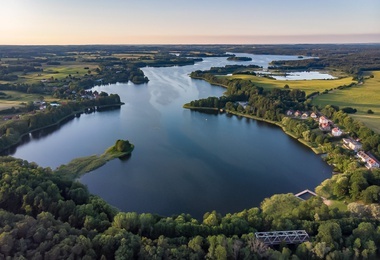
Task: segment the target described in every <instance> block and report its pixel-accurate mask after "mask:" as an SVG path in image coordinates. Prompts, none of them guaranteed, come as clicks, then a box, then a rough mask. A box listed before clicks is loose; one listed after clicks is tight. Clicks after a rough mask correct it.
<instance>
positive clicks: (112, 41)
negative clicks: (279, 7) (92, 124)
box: [0, 33, 380, 46]
mask: <svg viewBox="0 0 380 260" xmlns="http://www.w3.org/2000/svg"><path fill="white" fill-rule="evenodd" d="M121 37H122V38H121ZM10 42H12V41H8V42H4V43H1V42H0V45H1V46H6V45H8V46H15V45H17V46H37V45H39V46H52V45H59V46H62V45H66V46H67V45H190V44H192V45H295V44H378V43H380V33H375V34H309V35H131V36H127V37H123V36H120V37H118V38H111V37H109V38H107V39H106V40H104V39H102V40H99V39H95V38H94V39H88V38H87V39H86V40H83V39H76V40H74V41H71V42H68V41H67V38H65V39H58V38H56V39H52V40H50V41H46V39H45V41H43V40H39V39H30V41H29V43H28V42H25V41H23V40H21V41H14V42H15V43H10Z"/></svg>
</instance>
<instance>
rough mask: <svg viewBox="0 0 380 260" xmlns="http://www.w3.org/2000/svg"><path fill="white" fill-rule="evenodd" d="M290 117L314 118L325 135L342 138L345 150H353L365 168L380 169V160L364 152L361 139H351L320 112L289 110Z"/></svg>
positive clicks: (287, 113)
mask: <svg viewBox="0 0 380 260" xmlns="http://www.w3.org/2000/svg"><path fill="white" fill-rule="evenodd" d="M286 115H287V116H288V117H292V118H298V119H303V120H306V119H308V118H313V119H314V120H315V121H317V122H318V125H319V130H321V131H322V132H324V133H330V134H331V136H333V137H338V138H339V137H342V136H345V138H341V146H342V147H343V148H346V149H349V150H352V151H354V152H355V153H356V158H357V159H358V161H360V162H362V163H364V166H365V167H366V168H367V169H374V168H380V162H379V160H378V159H377V158H376V157H375V156H373V155H372V154H371V153H370V152H366V151H363V150H362V144H361V142H360V139H354V138H353V137H351V136H350V135H349V134H350V133H348V132H344V131H342V130H341V129H340V128H339V126H338V125H337V124H335V123H334V122H333V121H332V120H330V119H328V118H327V117H326V116H324V115H321V114H320V113H319V112H308V111H306V112H301V111H299V110H296V111H293V110H288V111H287V112H286Z"/></svg>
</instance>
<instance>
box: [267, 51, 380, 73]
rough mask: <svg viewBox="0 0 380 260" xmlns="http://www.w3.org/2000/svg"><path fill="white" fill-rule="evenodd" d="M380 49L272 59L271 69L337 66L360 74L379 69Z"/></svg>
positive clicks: (317, 68) (306, 68) (315, 68)
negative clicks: (293, 58)
mask: <svg viewBox="0 0 380 260" xmlns="http://www.w3.org/2000/svg"><path fill="white" fill-rule="evenodd" d="M379 55H380V51H379V48H377V49H365V48H363V49H358V50H356V51H355V52H347V53H334V54H333V55H323V56H321V57H319V58H318V59H299V60H292V61H274V62H272V65H273V66H272V67H269V68H272V69H285V70H319V69H327V68H338V69H340V70H343V71H345V72H346V73H348V74H351V75H357V74H361V72H363V71H370V70H380V61H379V59H377V57H379Z"/></svg>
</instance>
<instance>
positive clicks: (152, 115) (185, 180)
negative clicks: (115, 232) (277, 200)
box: [13, 55, 331, 218]
mask: <svg viewBox="0 0 380 260" xmlns="http://www.w3.org/2000/svg"><path fill="white" fill-rule="evenodd" d="M278 59H297V57H295V56H276V55H255V58H254V59H253V61H252V62H242V63H241V64H257V65H260V66H267V65H268V62H270V61H271V60H278ZM234 63H235V64H238V63H239V62H234ZM226 64H231V62H230V61H227V60H226V58H207V59H205V61H203V62H200V63H197V64H196V65H192V66H184V67H169V68H144V69H143V70H144V73H145V74H146V76H148V78H149V79H150V81H149V83H148V84H144V85H134V84H132V83H130V84H113V85H107V86H101V87H96V88H95V89H97V90H98V91H106V92H108V93H118V94H119V95H120V97H121V99H122V101H123V102H125V105H124V106H122V107H121V109H118V110H112V111H104V112H97V113H93V114H89V115H85V114H83V115H81V116H80V117H79V118H75V119H73V120H71V121H68V122H66V123H65V124H63V125H62V126H60V127H56V128H55V129H50V130H45V131H43V132H40V133H37V134H34V136H31V137H30V138H29V139H28V140H26V141H25V143H24V144H22V145H20V146H18V147H17V149H16V150H15V151H13V156H15V157H19V158H23V159H26V160H29V161H35V162H37V163H38V164H40V165H41V166H44V167H51V168H53V169H54V168H56V167H57V166H59V165H61V164H64V163H67V162H69V161H70V160H71V159H73V158H76V157H80V156H87V155H92V154H101V153H103V151H104V150H105V149H106V148H107V147H109V146H111V145H113V144H114V142H115V141H116V140H117V139H128V140H130V141H131V142H132V143H133V144H134V145H135V150H134V151H133V154H132V156H131V157H130V158H128V159H126V160H119V159H116V160H113V161H111V162H109V163H108V164H106V165H105V166H103V167H101V168H99V169H97V170H95V171H93V172H91V173H88V174H86V175H85V176H83V177H82V178H81V179H80V181H81V182H82V183H84V184H86V185H87V186H88V188H89V190H90V192H92V193H94V194H97V195H99V196H100V197H102V198H103V199H105V200H106V201H107V202H109V203H110V204H112V205H114V206H115V207H117V208H119V209H121V210H123V211H136V212H139V213H142V212H151V213H158V214H161V215H172V214H179V213H189V214H191V215H192V216H194V217H196V218H201V217H202V215H203V214H204V213H205V212H207V211H212V210H217V211H218V212H220V213H222V214H225V213H228V212H231V213H232V212H237V211H241V210H243V209H245V208H251V207H255V206H259V204H260V202H261V201H262V200H263V199H264V198H266V197H269V196H271V195H273V194H276V193H288V192H293V193H297V192H300V191H301V190H304V189H307V188H309V189H314V188H315V187H316V186H317V185H318V184H319V183H321V182H322V181H323V180H325V179H326V178H329V177H330V176H331V168H330V167H329V166H328V165H327V164H326V163H325V162H323V161H322V159H321V158H320V157H319V156H317V155H315V154H314V153H313V152H312V151H310V150H309V149H308V148H306V147H304V146H302V145H301V144H300V143H298V142H297V141H295V140H293V139H292V138H290V137H289V136H287V135H286V134H284V133H283V132H282V130H281V129H280V128H278V127H275V126H272V125H269V124H266V123H262V122H257V121H254V120H249V119H245V118H239V117H236V116H228V115H226V114H222V115H214V114H206V113H200V112H194V111H190V110H186V109H183V108H182V105H183V104H184V103H187V102H189V101H191V100H194V99H199V98H205V97H209V96H221V95H222V94H223V92H224V90H225V89H223V88H221V87H216V86H211V85H210V84H208V83H206V82H204V81H201V80H193V79H191V78H189V77H188V74H189V73H190V72H191V71H194V70H198V69H200V70H204V69H208V68H210V67H211V66H224V65H226Z"/></svg>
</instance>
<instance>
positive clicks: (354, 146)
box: [343, 138, 362, 152]
mask: <svg viewBox="0 0 380 260" xmlns="http://www.w3.org/2000/svg"><path fill="white" fill-rule="evenodd" d="M343 146H344V147H346V148H347V149H351V150H354V151H355V152H357V151H359V150H360V149H362V144H361V143H360V142H358V141H355V140H352V139H349V138H343Z"/></svg>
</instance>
